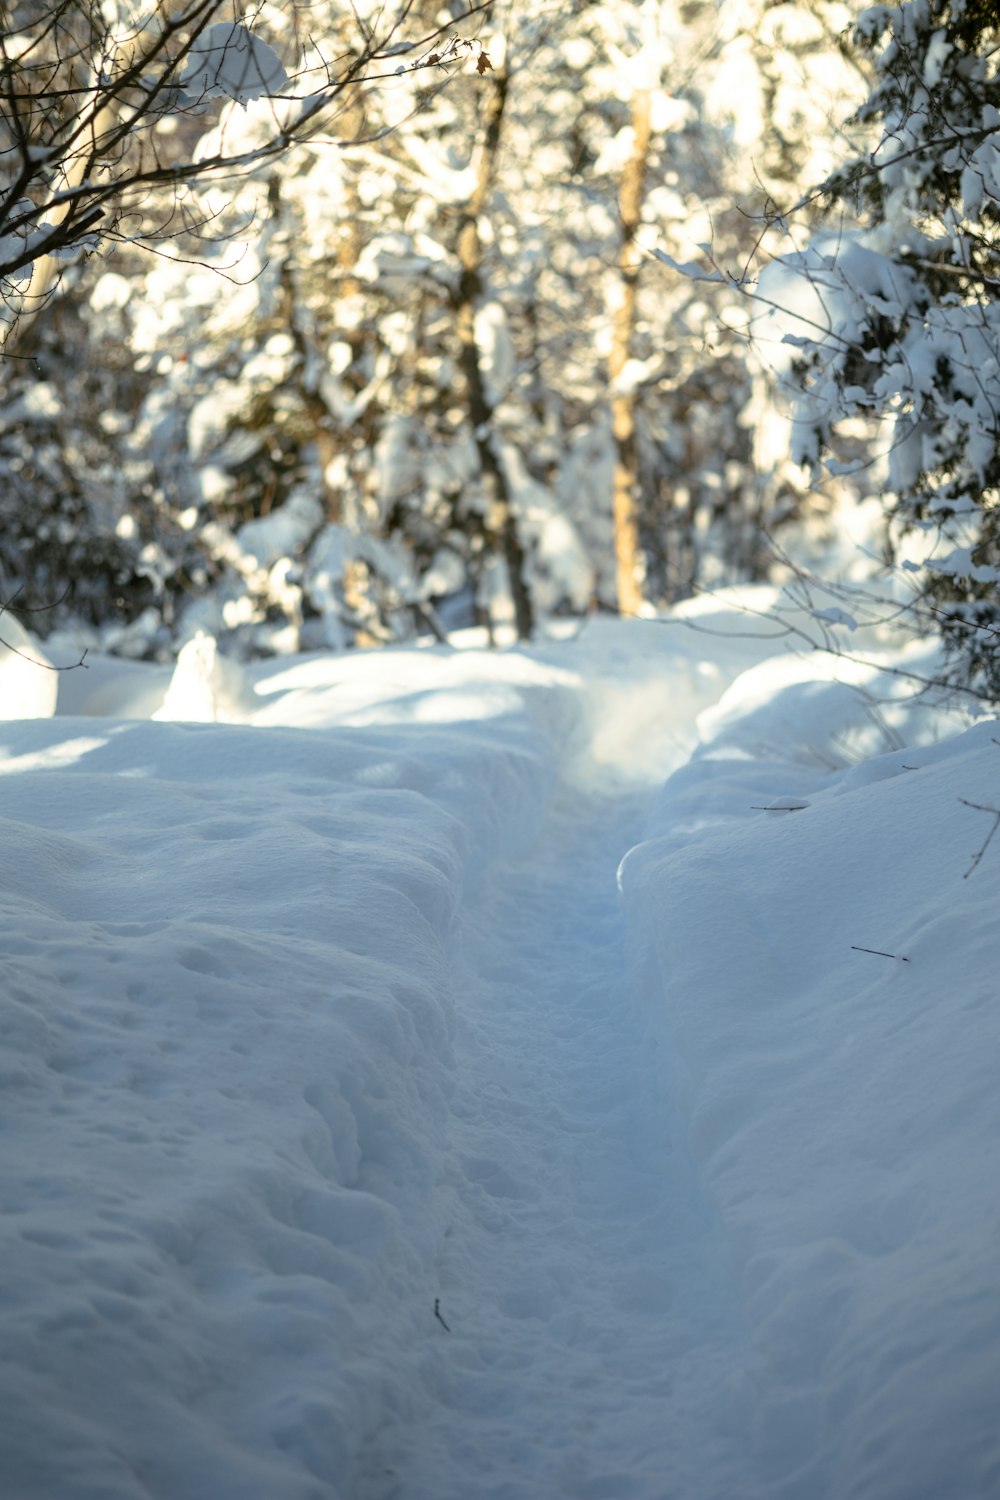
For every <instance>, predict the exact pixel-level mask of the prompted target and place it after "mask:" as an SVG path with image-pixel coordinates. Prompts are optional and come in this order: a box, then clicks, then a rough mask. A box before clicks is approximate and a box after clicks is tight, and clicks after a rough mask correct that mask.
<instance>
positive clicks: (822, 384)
mask: <svg viewBox="0 0 1000 1500" xmlns="http://www.w3.org/2000/svg"><path fill="white" fill-rule="evenodd" d="M855 34H856V39H857V40H858V42H859V43H860V45H861V46H862V47H863V48H865V49H867V50H868V51H870V52H871V53H872V55H873V58H874V67H875V71H874V82H873V86H872V88H871V90H870V93H869V96H868V98H867V100H866V102H865V103H864V105H863V106H862V108H861V110H860V111H859V113H858V116H857V120H858V122H859V123H861V124H869V125H872V126H874V127H876V129H877V136H876V141H877V144H875V147H874V150H872V151H871V152H870V153H864V154H860V153H859V154H858V156H857V157H856V158H855V159H854V160H853V161H851V162H849V163H848V164H847V165H845V166H844V167H842V168H841V169H839V170H838V171H837V172H836V173H835V174H834V175H833V176H832V177H830V178H829V179H828V180H827V181H826V182H825V183H824V185H823V193H824V195H826V196H827V197H828V198H829V199H830V200H832V201H833V202H834V203H835V204H838V205H840V206H842V207H847V208H848V209H849V210H852V211H854V212H858V213H859V214H860V215H861V221H862V227H861V228H860V229H858V230H856V231H850V232H843V233H841V234H840V235H839V237H838V238H837V239H835V238H834V237H833V236H828V237H827V239H826V242H825V243H824V242H821V241H820V240H815V241H814V242H813V246H812V248H811V249H810V250H809V251H808V252H806V253H805V254H804V255H800V256H797V257H793V258H792V259H793V260H794V261H795V262H796V267H797V269H798V270H799V271H800V272H801V273H802V274H803V275H805V276H806V277H808V279H809V281H810V282H811V283H812V287H813V289H814V291H815V292H816V294H817V297H818V308H819V312H818V313H817V318H818V320H825V321H826V322H827V324H828V329H827V331H826V332H825V333H817V332H816V330H815V327H814V326H805V325H803V326H802V329H801V332H802V334H804V335H805V337H802V338H800V337H798V335H796V336H795V337H794V342H795V343H796V344H797V345H799V346H800V350H801V356H802V357H801V361H800V363H799V365H798V372H797V381H798V385H799V392H800V416H801V417H803V418H805V420H804V421H801V422H800V423H799V431H800V432H801V433H802V434H803V436H804V441H803V443H802V446H801V450H800V453H799V457H800V458H801V459H802V460H803V461H809V462H812V463H813V464H817V465H818V463H819V461H820V458H821V456H822V454H823V453H824V451H828V450H829V448H830V445H831V442H833V441H834V439H835V434H836V432H837V429H838V427H840V426H842V424H843V423H844V422H845V420H848V419H851V418H853V417H856V416H858V415H859V414H861V415H863V414H868V415H870V416H874V417H876V418H879V419H881V420H882V421H883V423H884V427H885V430H886V431H887V432H888V434H889V438H890V441H889V443H888V445H887V446H888V464H887V471H886V488H887V491H888V493H889V495H890V497H891V508H890V519H891V523H892V524H891V533H892V537H893V541H894V550H895V555H896V557H897V558H900V557H904V558H905V565H906V566H907V567H908V568H909V569H910V570H912V574H913V577H914V578H915V579H918V580H919V585H918V586H919V596H918V600H917V610H918V614H920V615H921V616H922V617H926V618H928V619H933V621H934V622H936V624H937V626H938V628H939V629H940V630H941V632H942V635H943V637H944V641H945V644H946V647H947V650H948V656H949V660H950V668H949V671H950V676H951V678H952V680H953V681H955V682H960V683H962V684H965V685H968V686H971V687H973V688H974V689H975V690H977V691H979V692H981V693H982V694H983V695H984V696H986V697H987V698H989V699H991V700H994V701H995V700H997V699H1000V603H998V595H997V582H998V580H1000V566H998V565H1000V511H998V504H1000V72H998V55H1000V54H998V44H1000V20H998V14H997V10H996V7H995V5H993V4H988V3H984V0H904V3H903V4H900V5H895V6H888V5H876V6H872V7H871V8H869V9H867V10H865V11H863V12H862V13H861V15H860V16H859V18H858V21H857V23H856V33H855ZM904 537H905V538H906V543H905V546H906V553H905V554H903V553H901V550H900V543H901V542H902V540H903V538H904ZM914 558H915V562H916V564H919V565H920V566H915V562H914Z"/></svg>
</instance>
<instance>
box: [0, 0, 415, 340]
mask: <svg viewBox="0 0 1000 1500" xmlns="http://www.w3.org/2000/svg"><path fill="white" fill-rule="evenodd" d="M413 9H414V4H413V0H404V3H403V4H402V6H401V7H400V8H399V9H397V10H396V11H395V12H393V11H390V10H388V9H386V10H384V11H383V10H380V11H378V12H376V13H375V14H374V16H373V18H372V19H371V20H370V21H366V20H365V19H363V17H362V16H361V15H360V13H357V12H356V13H355V17H354V22H353V35H352V36H351V37H350V39H349V40H348V42H347V44H346V45H341V46H339V47H338V48H336V49H334V48H332V47H326V46H324V44H323V42H322V41H320V40H318V39H317V35H316V32H315V28H309V27H307V18H306V17H304V16H303V15H300V11H299V7H298V6H297V5H295V4H292V5H289V6H278V5H264V6H262V7H260V8H259V10H258V11H257V12H256V14H255V18H254V22H253V26H252V27H251V26H249V25H246V24H244V23H243V22H241V21H235V20H233V19H232V18H231V16H230V11H229V7H228V6H226V5H224V4H222V3H221V0H179V3H173V0H156V3H154V4H153V5H152V6H146V5H139V4H134V3H132V0H51V3H48V4H43V5H39V4H37V3H34V0H13V3H10V4H5V5H3V7H2V9H0V17H2V26H0V325H2V324H6V325H7V327H8V330H9V328H10V327H11V326H12V325H17V324H18V323H19V322H20V323H21V325H22V332H23V325H25V324H26V323H27V322H28V321H29V320H30V317H31V315H32V314H33V313H34V312H35V311H37V309H38V308H39V307H40V306H41V305H43V304H44V302H45V300H46V298H47V296H48V294H49V292H50V290H51V289H52V286H53V284H54V282H55V281H56V280H57V278H58V271H59V263H60V261H61V260H66V259H67V258H73V257H74V256H77V255H78V254H79V253H80V252H81V251H92V250H95V249H98V248H101V249H107V248H109V247H110V246H112V245H114V244H115V243H122V242H126V243H131V244H144V245H152V246H156V245H158V244H162V243H163V242H164V241H169V240H175V239H177V238H178V236H180V235H188V236H192V235H195V236H199V235H200V236H201V237H203V238H205V237H208V238H211V234H212V221H211V218H210V217H209V218H206V217H205V216H204V215H203V213H202V212H201V206H200V205H199V204H198V203H197V202H196V201H192V200H191V197H190V189H191V185H192V183H197V182H201V181H204V180H206V179H210V178H211V179H219V180H223V181H226V180H229V181H231V180H232V178H233V176H234V175H235V174H237V173H240V172H246V171H249V170H251V169H252V168H255V167H258V166H259V164H260V163H261V162H263V161H266V160H267V159H268V158H272V157H277V156H281V155H283V154H285V153H287V152H288V150H289V149H290V147H291V146H292V145H294V144H295V143H296V142H297V141H300V140H302V139H304V138H307V137H308V136H309V135H310V134H312V133H314V132H315V130H316V129H317V128H318V126H319V125H320V124H321V123H322V124H324V125H328V124H329V123H330V119H331V116H333V115H334V114H335V113H336V109H335V106H336V105H337V104H338V103H339V102H340V101H341V99H342V98H343V96H344V95H345V94H346V93H347V92H348V91H351V90H356V89H357V87H358V86H359V85H361V84H363V83H365V82H370V81H373V80H374V79H376V78H378V77H379V76H385V74H386V73H387V72H388V73H395V72H398V71H400V69H403V70H405V69H406V68H407V67H414V66H416V67H420V66H422V65H424V62H425V58H426V54H427V51H428V49H429V46H430V43H431V41H432V40H433V37H434V36H435V35H436V34H437V32H438V28H437V27H436V26H435V25H433V24H432V25H431V27H430V29H429V33H428V35H425V36H420V37H419V38H418V37H414V36H413V35H412V34H407V22H408V21H409V19H410V12H411V11H412V10H413ZM339 40H341V42H343V38H340V39H339ZM282 54H283V55H282ZM289 69H291V72H289V71H288V70H289ZM260 99H266V100H269V101H273V103H272V108H271V112H270V118H269V121H268V126H267V128H266V129H264V130H262V131H260V132H259V135H258V139H257V140H256V141H255V143H254V146H253V149H252V150H247V149H245V148H244V147H243V146H241V145H239V144H234V143H233V142H231V141H229V140H228V139H227V138H226V137H225V135H224V134H219V135H217V136H216V138H215V139H214V141H213V142H212V145H211V147H210V148H208V149H195V147H196V145H197V143H198V140H199V138H200V137H203V134H204V129H205V119H204V117H205V116H206V115H210V114H211V113H212V112H213V110H214V112H215V113H218V110H219V105H220V103H224V102H226V101H233V102H235V103H236V104H238V105H241V106H246V105H247V104H249V103H250V102H252V101H254V100H260Z"/></svg>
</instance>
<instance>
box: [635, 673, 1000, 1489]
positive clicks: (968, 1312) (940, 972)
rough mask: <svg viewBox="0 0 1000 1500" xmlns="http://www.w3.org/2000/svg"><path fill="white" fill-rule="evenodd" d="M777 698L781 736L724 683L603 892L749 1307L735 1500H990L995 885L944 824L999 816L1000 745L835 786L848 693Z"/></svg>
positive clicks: (998, 1020) (987, 733) (753, 687)
mask: <svg viewBox="0 0 1000 1500" xmlns="http://www.w3.org/2000/svg"><path fill="white" fill-rule="evenodd" d="M784 675H785V676H786V679H787V677H788V675H789V674H788V671H787V668H786V669H785V672H784ZM791 675H792V677H793V678H795V679H796V680H794V681H793V682H792V683H790V684H789V687H790V688H791V690H792V696H793V701H792V706H793V707H794V709H795V711H796V712H797V713H799V715H800V717H799V729H798V731H797V732H795V733H793V732H792V724H793V721H794V718H795V714H794V713H793V714H791V715H789V714H788V713H787V709H788V706H789V705H788V704H787V703H783V702H782V694H781V693H780V692H778V693H777V694H776V695H774V696H773V697H772V699H771V701H770V704H769V703H768V699H767V694H766V693H765V692H763V691H762V676H761V672H760V671H758V672H757V673H755V674H751V675H750V678H749V680H748V682H746V683H738V684H737V685H736V687H735V688H734V689H733V690H732V692H731V694H730V700H729V706H728V707H727V706H726V705H725V702H724V703H723V706H722V707H721V708H720V711H719V712H718V713H716V714H713V715H711V716H709V717H708V718H707V720H706V721H705V723H706V725H707V727H708V729H709V731H717V732H718V733H719V734H720V735H721V736H722V738H721V741H720V740H718V739H716V740H715V741H713V740H712V739H711V738H710V739H709V741H708V743H706V744H705V745H704V746H703V748H702V750H701V751H700V752H699V753H698V754H697V755H696V756H695V758H694V759H693V760H692V761H691V763H690V764H689V765H687V766H686V767H684V768H683V769H682V770H681V771H680V772H679V773H678V774H677V775H676V776H675V777H673V778H672V779H671V781H669V782H668V783H667V786H666V788H665V792H664V796H663V799H662V801H661V804H660V807H659V809H658V813H657V817H656V820H655V824H654V833H655V834H656V835H657V836H656V837H654V838H653V839H651V840H650V841H648V842H647V843H645V844H644V845H641V846H640V847H639V848H638V849H636V850H635V851H633V853H632V854H631V855H630V857H629V858H628V859H627V860H626V861H625V862H624V864H623V867H622V870H621V876H620V878H621V881H622V885H623V888H624V891H625V897H626V902H627V906H628V910H629V913H630V918H631V928H632V932H633V943H634V948H635V954H636V967H637V972H638V974H639V977H640V983H641V986H642V988H643V991H644V994H645V996H646V1003H647V1008H648V1016H649V1025H650V1027H651V1030H652V1034H653V1036H654V1037H655V1038H656V1039H657V1040H658V1043H659V1046H660V1049H661V1055H662V1056H663V1058H664V1070H665V1079H666V1086H667V1088H668V1089H669V1092H670V1095H671V1099H672V1108H673V1111H674V1114H675V1121H676V1125H677V1130H678V1134H679V1136H680V1138H681V1139H682V1140H684V1141H685V1143H686V1149H687V1150H688V1151H689V1152H690V1155H691V1159H692V1162H693V1164H694V1167H695V1170H696V1172H697V1174H698V1178H699V1180H700V1181H701V1183H702V1184H703V1186H704V1189H705V1191H706V1193H707V1194H708V1197H709V1199H710V1201H711V1202H712V1204H713V1205H714V1207H715V1210H716V1211H717V1213H718V1215H719V1219H720V1225H721V1229H722V1232H723V1233H724V1235H725V1238H726V1240H727V1242H728V1246H729V1254H730V1256H731V1258H732V1261H733V1264H734V1267H735V1272H736V1274H737V1275H738V1277H739V1281H740V1285H741V1288H742V1292H741V1295H742V1301H743V1307H744V1316H745V1322H746V1333H745V1335H744V1338H745V1340H746V1348H745V1349H744V1350H742V1351H741V1353H740V1355H739V1356H738V1357H734V1361H733V1375H732V1380H731V1383H732V1392H731V1394H732V1397H733V1399H734V1401H735V1402H736V1405H737V1407H738V1408H741V1409H742V1410H743V1411H744V1412H745V1413H746V1421H747V1429H748V1434H749V1436H748V1445H749V1452H748V1462H747V1475H746V1481H745V1484H744V1486H743V1488H742V1491H741V1493H742V1495H743V1496H744V1497H745V1500H749V1497H757V1496H760V1497H763V1496H777V1495H778V1494H780V1495H782V1496H783V1497H791V1496H796V1497H798V1496H801V1497H803V1500H805V1497H809V1500H821V1497H829V1500H914V1497H916V1496H918V1495H919V1496H928V1497H931V1496H940V1495H959V1494H962V1495H983V1496H985V1495H987V1494H992V1493H993V1492H994V1491H995V1488H996V1477H997V1474H998V1473H1000V1437H998V1435H997V1427H996V1422H995V1412H996V1409H997V1403H998V1401H1000V1312H998V1304H997V1298H996V1243H997V1235H998V1232H1000V1199H998V1196H997V1193H996V1187H995V1170H994V1160H995V1152H996V1149H997V1145H998V1143H1000V1096H998V1093H997V1089H996V1059H997V1055H998V1052H1000V1011H998V1009H997V1006H996V1003H995V1002H996V973H997V969H998V966H1000V937H998V932H997V926H996V922H995V920H994V919H993V916H992V915H991V913H992V911H993V908H994V905H995V897H994V884H995V869H996V866H995V864H994V866H993V869H992V871H991V870H990V869H989V868H988V867H987V865H986V862H985V859H984V862H983V865H982V867H980V868H978V869H973V868H972V857H973V855H974V853H975V852H976V850H977V847H978V848H981V847H982V844H983V841H984V840H985V838H986V835H987V834H988V833H989V831H990V826H991V821H992V820H991V818H990V816H989V815H988V814H987V813H984V812H976V811H973V810H971V809H969V808H968V807H967V806H965V805H964V803H968V802H972V803H978V804H980V805H982V806H984V807H992V806H995V805H996V790H995V789H996V785H997V775H998V770H1000V749H998V748H997V744H996V740H995V736H996V725H995V724H983V725H979V726H976V727H974V728H972V729H970V730H969V731H968V732H966V733H965V734H962V735H959V736H957V737H955V738H952V739H949V740H948V741H946V742H945V743H943V744H940V745H937V746H933V745H924V746H923V747H922V748H921V747H919V745H918V748H911V749H907V750H897V751H894V752H892V753H890V754H887V755H884V756H880V757H876V758H875V759H867V760H862V761H858V762H857V763H856V764H854V765H853V766H845V764H844V760H845V757H844V738H843V733H842V731H843V730H844V729H845V727H846V728H847V730H848V731H850V715H849V714H848V715H847V719H846V725H845V701H844V697H843V694H844V684H843V683H831V682H829V681H827V682H825V683H824V682H823V681H822V679H821V678H820V679H816V678H815V677H814V679H813V681H812V683H811V693H808V692H807V688H808V686H809V684H808V682H807V674H806V673H804V672H799V673H793V674H791ZM774 685H775V684H774V682H773V681H772V684H771V686H772V688H773V687H774ZM738 703H741V704H742V707H743V710H744V717H743V720H742V723H741V719H740V715H739V713H738V712H737V711H736V705H737V704H738ZM802 711H805V714H806V720H805V727H803V723H802V717H801V715H802ZM810 715H811V718H810ZM810 728H811V729H812V730H813V731H814V732H815V738H814V741H813V748H814V754H813V756H812V759H811V762H810V758H809V757H808V756H807V755H806V754H805V753H804V750H803V745H804V741H805V739H806V738H807V735H808V732H809V729H810ZM855 728H857V725H856V726H855ZM821 730H825V733H823V732H820V731H821ZM919 737H920V736H919V735H918V740H919ZM782 742H784V743H785V745H786V748H787V750H788V751H789V752H790V753H789V758H788V759H784V760H782V759H779V758H777V752H776V748H775V747H776V746H778V745H780V744H781V743H782ZM768 750H769V751H770V758H769V759H768V758H763V756H764V755H765V753H766V751H768ZM838 767H839V769H838ZM963 799H964V802H963ZM992 853H993V851H992V850H991V851H988V855H987V857H988V856H989V854H992Z"/></svg>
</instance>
